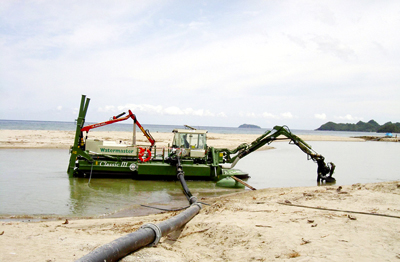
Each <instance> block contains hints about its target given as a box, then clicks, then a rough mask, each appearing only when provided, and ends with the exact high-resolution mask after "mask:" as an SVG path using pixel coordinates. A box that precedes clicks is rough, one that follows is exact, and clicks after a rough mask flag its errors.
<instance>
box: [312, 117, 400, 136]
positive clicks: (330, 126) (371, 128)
mask: <svg viewBox="0 0 400 262" xmlns="http://www.w3.org/2000/svg"><path fill="white" fill-rule="evenodd" d="M316 130H329V131H359V132H378V133H387V132H391V133H400V123H399V122H397V123H392V122H387V123H386V124H384V125H382V126H381V125H379V124H378V123H377V122H376V121H375V120H370V121H368V122H363V121H358V122H357V124H349V123H346V124H343V123H339V124H336V123H334V122H327V123H325V124H323V125H322V126H320V127H319V128H317V129H316Z"/></svg>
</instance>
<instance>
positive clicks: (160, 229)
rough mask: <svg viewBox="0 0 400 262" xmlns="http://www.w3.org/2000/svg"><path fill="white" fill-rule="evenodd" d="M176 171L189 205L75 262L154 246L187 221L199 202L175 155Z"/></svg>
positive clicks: (104, 261) (102, 261)
mask: <svg viewBox="0 0 400 262" xmlns="http://www.w3.org/2000/svg"><path fill="white" fill-rule="evenodd" d="M176 159H177V164H176V172H177V177H178V179H179V181H180V182H181V184H182V188H183V192H184V193H185V195H186V197H187V198H188V200H189V203H190V204H191V206H190V207H189V208H188V209H186V210H185V211H183V212H181V213H180V214H179V215H177V216H174V217H172V218H170V219H168V220H165V221H163V222H161V223H159V224H157V225H156V224H152V223H149V224H145V225H143V226H142V227H141V228H140V229H138V230H137V231H135V232H133V233H130V234H128V235H125V236H123V237H120V238H118V239H116V240H114V241H112V242H110V243H108V244H105V245H103V246H101V247H99V248H97V249H95V250H94V251H92V252H90V253H89V254H87V255H86V256H83V257H81V258H80V259H78V260H76V262H84V261H85V262H86V261H87V262H112V261H117V260H119V259H120V258H123V257H125V256H127V255H128V254H130V253H132V252H133V251H135V250H138V249H139V248H142V247H144V246H148V245H151V246H155V245H157V244H158V242H159V241H160V238H161V237H164V236H166V235H168V234H169V233H170V232H172V231H175V230H177V229H179V228H181V227H182V226H183V225H185V224H186V223H187V222H189V221H190V220H191V219H192V218H193V217H194V216H195V215H197V213H199V211H200V209H201V204H200V203H197V198H196V197H195V196H192V193H190V190H189V188H188V186H187V184H186V181H185V173H184V172H183V169H182V166H181V161H180V159H179V157H178V156H176Z"/></svg>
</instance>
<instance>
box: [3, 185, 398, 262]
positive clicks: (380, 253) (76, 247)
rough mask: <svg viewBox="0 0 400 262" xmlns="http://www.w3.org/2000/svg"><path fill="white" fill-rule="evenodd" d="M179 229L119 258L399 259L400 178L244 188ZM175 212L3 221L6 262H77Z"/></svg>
mask: <svg viewBox="0 0 400 262" xmlns="http://www.w3.org/2000/svg"><path fill="white" fill-rule="evenodd" d="M202 201H203V202H207V203H209V204H210V206H204V207H203V209H202V210H201V211H200V213H199V214H198V215H197V216H196V217H194V218H193V219H192V220H191V221H190V222H189V223H188V224H187V225H186V226H184V227H183V228H182V229H181V230H179V231H177V232H174V233H171V234H170V235H168V236H166V237H163V238H162V239H161V242H160V243H159V244H158V246H157V247H146V248H142V249H141V250H139V251H137V252H135V253H133V254H131V255H129V256H127V257H126V258H124V259H122V260H121V261H137V260H140V261H289V260H290V261H396V260H398V259H399V258H400V208H399V204H398V203H399V202H400V181H394V182H382V183H374V184H355V185H351V186H343V187H342V188H339V186H338V185H335V186H325V187H299V188H270V189H262V190H257V191H243V192H241V193H236V194H232V195H228V196H221V197H218V198H207V199H202ZM176 214H177V212H166V213H163V214H156V215H149V216H143V217H126V218H108V219H77V220H71V219H70V220H68V223H67V224H66V223H65V219H67V218H62V219H60V220H57V221H46V222H31V223H24V222H9V221H5V222H0V261H21V262H24V261H73V260H75V259H78V258H80V257H82V256H84V255H86V254H87V253H89V252H91V251H93V250H94V249H95V248H97V247H99V246H101V245H104V244H106V243H109V242H111V241H113V240H115V239H117V238H119V237H121V236H124V235H126V234H128V233H131V232H133V231H135V230H137V229H138V228H139V227H140V226H141V225H143V224H145V223H156V224H157V223H159V222H160V221H163V220H165V219H168V218H170V217H172V216H174V215H176Z"/></svg>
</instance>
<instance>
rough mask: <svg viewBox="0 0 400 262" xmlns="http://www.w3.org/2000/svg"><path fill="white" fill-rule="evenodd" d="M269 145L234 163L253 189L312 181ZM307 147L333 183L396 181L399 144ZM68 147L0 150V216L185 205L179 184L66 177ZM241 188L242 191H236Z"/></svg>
mask: <svg viewBox="0 0 400 262" xmlns="http://www.w3.org/2000/svg"><path fill="white" fill-rule="evenodd" d="M273 146H274V147H275V148H276V149H274V150H267V151H258V152H255V153H253V154H250V155H248V156H246V157H245V158H243V159H242V160H240V161H239V163H238V164H237V166H236V168H239V169H242V170H243V171H247V172H249V173H250V175H251V178H250V179H249V180H248V181H247V182H248V183H249V184H250V185H252V186H253V187H255V188H257V189H261V188H268V187H294V186H315V185H317V182H316V169H317V166H316V164H315V163H313V162H312V161H311V160H310V161H307V157H306V155H305V154H304V153H303V152H301V151H300V150H299V149H298V148H297V147H296V146H293V145H288V144H287V143H285V142H277V143H274V144H273ZM312 146H313V149H314V150H316V151H317V152H318V153H320V154H322V155H324V156H325V158H326V160H327V161H328V162H329V161H331V162H334V163H335V164H336V166H337V168H336V171H335V175H334V177H335V178H336V180H337V184H340V185H346V184H353V183H369V182H380V181H392V180H399V179H400V172H399V170H400V161H399V160H400V144H399V143H390V142H312ZM68 160H69V155H68V150H59V149H2V150H0V184H1V190H0V215H3V216H6V215H41V216H43V215H48V216H52V215H54V216H96V215H102V214H110V213H111V214H113V216H125V215H140V214H146V213H150V212H153V210H151V209H148V208H143V207H140V204H148V205H152V206H158V207H166V208H176V207H182V206H185V205H187V201H186V199H185V197H184V195H183V193H182V190H181V185H180V183H179V182H171V181H169V182H166V181H135V180H131V179H92V180H91V182H90V184H89V185H88V179H85V178H79V179H78V178H71V179H70V178H68V175H67V174H66V169H67V164H68ZM188 186H189V188H190V190H191V192H192V193H193V194H194V195H197V196H198V197H209V196H218V195H221V194H227V193H232V192H236V191H238V190H237V189H236V190H234V189H223V188H218V187H216V186H215V183H213V182H206V181H188ZM239 191H240V190H239Z"/></svg>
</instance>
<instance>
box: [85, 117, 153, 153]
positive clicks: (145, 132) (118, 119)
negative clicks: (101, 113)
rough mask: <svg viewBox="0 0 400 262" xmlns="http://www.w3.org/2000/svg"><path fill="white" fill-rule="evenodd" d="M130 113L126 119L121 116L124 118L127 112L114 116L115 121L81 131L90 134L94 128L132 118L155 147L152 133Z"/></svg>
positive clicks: (90, 126)
mask: <svg viewBox="0 0 400 262" xmlns="http://www.w3.org/2000/svg"><path fill="white" fill-rule="evenodd" d="M128 112H129V114H128V115H127V116H124V117H121V116H123V115H124V114H125V112H124V113H122V114H119V115H117V116H113V119H111V120H108V121H104V122H101V123H97V124H93V125H88V126H84V127H82V129H81V131H82V132H89V130H91V129H93V128H97V127H101V126H106V125H110V124H114V123H117V122H121V121H125V120H127V119H129V118H132V120H133V122H134V123H135V124H136V125H137V126H138V127H139V128H140V130H141V131H142V132H143V134H144V136H145V137H146V138H147V139H148V140H149V142H150V143H151V146H153V145H154V144H155V142H156V141H155V140H154V138H153V137H152V136H151V134H150V132H149V131H148V130H144V128H143V127H142V125H141V124H140V123H139V121H138V120H137V118H136V116H135V114H133V113H132V111H131V110H128Z"/></svg>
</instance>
